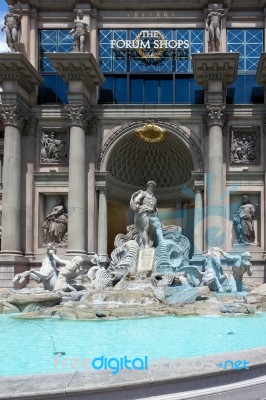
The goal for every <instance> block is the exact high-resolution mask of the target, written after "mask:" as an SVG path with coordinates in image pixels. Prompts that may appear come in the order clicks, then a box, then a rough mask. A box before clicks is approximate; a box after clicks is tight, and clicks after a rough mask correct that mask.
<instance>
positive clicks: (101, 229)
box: [98, 187, 107, 256]
mask: <svg viewBox="0 0 266 400" xmlns="http://www.w3.org/2000/svg"><path fill="white" fill-rule="evenodd" d="M106 195H107V188H106V187H99V215H98V254H99V255H104V256H105V255H107V196H106Z"/></svg>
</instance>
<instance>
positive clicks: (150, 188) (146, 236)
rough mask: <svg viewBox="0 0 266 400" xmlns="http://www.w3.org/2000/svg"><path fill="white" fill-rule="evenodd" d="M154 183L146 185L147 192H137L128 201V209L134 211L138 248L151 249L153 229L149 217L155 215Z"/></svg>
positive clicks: (150, 182)
mask: <svg viewBox="0 0 266 400" xmlns="http://www.w3.org/2000/svg"><path fill="white" fill-rule="evenodd" d="M155 187H156V184H155V182H153V181H149V182H148V183H147V190H146V191H144V190H138V191H137V192H135V193H134V194H133V195H132V197H131V200H130V207H131V209H132V210H133V211H135V226H136V228H137V232H138V234H137V238H136V241H137V243H138V245H139V246H140V248H145V249H148V248H150V247H152V242H153V227H152V221H151V216H153V215H154V214H156V204H157V199H156V197H155V196H154V188H155Z"/></svg>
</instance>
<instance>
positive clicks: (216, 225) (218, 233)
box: [206, 105, 225, 247]
mask: <svg viewBox="0 0 266 400" xmlns="http://www.w3.org/2000/svg"><path fill="white" fill-rule="evenodd" d="M206 108H207V121H208V126H209V153H208V161H209V167H208V174H207V179H206V190H207V207H208V208H207V222H208V226H207V232H206V234H207V235H206V236H207V237H206V239H207V243H208V247H213V246H217V247H221V246H223V244H224V241H225V235H224V228H225V227H224V201H223V199H224V189H225V186H224V182H223V123H224V110H225V105H218V106H211V105H207V106H206Z"/></svg>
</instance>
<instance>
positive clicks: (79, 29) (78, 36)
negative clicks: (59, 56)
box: [69, 10, 89, 52]
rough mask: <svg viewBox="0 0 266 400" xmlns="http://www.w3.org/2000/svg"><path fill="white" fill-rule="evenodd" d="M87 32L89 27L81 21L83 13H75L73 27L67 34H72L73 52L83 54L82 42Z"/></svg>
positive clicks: (79, 11)
mask: <svg viewBox="0 0 266 400" xmlns="http://www.w3.org/2000/svg"><path fill="white" fill-rule="evenodd" d="M88 32H89V25H88V24H87V22H85V21H83V12H82V11H81V10H78V11H77V18H76V19H75V20H74V27H73V29H71V31H70V32H69V33H70V34H72V33H74V41H75V42H74V49H73V51H77V52H84V42H85V37H86V34H87V33H88Z"/></svg>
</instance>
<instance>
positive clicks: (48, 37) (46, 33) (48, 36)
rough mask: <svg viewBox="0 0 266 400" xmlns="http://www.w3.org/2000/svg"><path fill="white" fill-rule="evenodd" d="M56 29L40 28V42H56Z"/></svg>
mask: <svg viewBox="0 0 266 400" xmlns="http://www.w3.org/2000/svg"><path fill="white" fill-rule="evenodd" d="M56 33H57V31H56V30H52V29H49V30H48V29H47V30H45V29H43V30H41V34H40V42H41V44H42V45H45V44H51V43H54V44H55V43H56Z"/></svg>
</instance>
